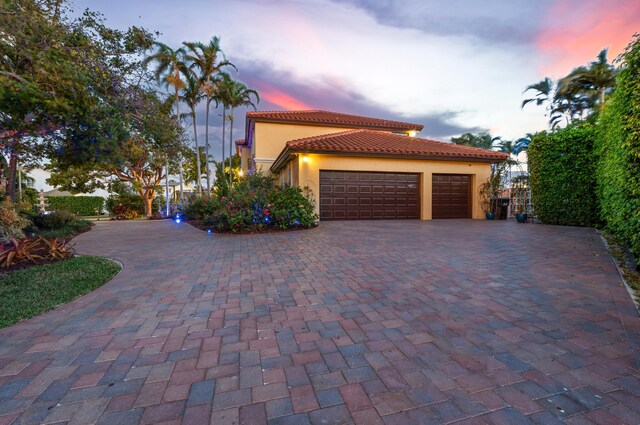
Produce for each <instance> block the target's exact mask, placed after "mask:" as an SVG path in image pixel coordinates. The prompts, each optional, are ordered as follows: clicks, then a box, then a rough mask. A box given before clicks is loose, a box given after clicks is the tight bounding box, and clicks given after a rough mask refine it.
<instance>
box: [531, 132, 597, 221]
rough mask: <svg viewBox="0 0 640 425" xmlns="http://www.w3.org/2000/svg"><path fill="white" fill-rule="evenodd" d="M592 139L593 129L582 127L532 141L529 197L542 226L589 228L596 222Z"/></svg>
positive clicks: (546, 133) (540, 135)
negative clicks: (560, 225) (559, 225)
mask: <svg viewBox="0 0 640 425" xmlns="http://www.w3.org/2000/svg"><path fill="white" fill-rule="evenodd" d="M595 135H596V131H595V128H594V127H593V126H592V125H590V124H582V125H580V126H570V127H567V128H564V129H560V130H556V131H553V132H546V131H543V132H540V133H537V134H535V135H534V136H533V137H532V138H531V143H530V145H529V150H528V151H527V155H528V161H529V174H530V181H531V197H532V202H533V207H534V208H535V213H536V216H537V217H538V219H540V221H542V222H543V223H548V224H563V225H571V226H591V225H593V224H594V223H596V222H597V221H598V206H597V201H596V180H595V169H596V166H595V163H596V161H595V153H594V150H593V144H594V139H595Z"/></svg>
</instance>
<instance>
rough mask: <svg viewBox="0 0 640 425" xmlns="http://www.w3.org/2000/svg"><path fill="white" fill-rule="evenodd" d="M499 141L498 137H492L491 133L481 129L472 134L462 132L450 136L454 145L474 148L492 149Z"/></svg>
mask: <svg viewBox="0 0 640 425" xmlns="http://www.w3.org/2000/svg"><path fill="white" fill-rule="evenodd" d="M498 142H500V137H492V136H491V134H489V133H487V132H486V131H483V132H482V133H478V134H472V133H464V134H463V135H461V136H458V137H452V138H451V143H455V144H456V145H463V146H471V147H474V148H482V149H489V150H491V149H493V148H494V147H496V144H497V143H498Z"/></svg>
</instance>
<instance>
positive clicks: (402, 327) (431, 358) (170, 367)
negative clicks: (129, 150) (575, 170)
mask: <svg viewBox="0 0 640 425" xmlns="http://www.w3.org/2000/svg"><path fill="white" fill-rule="evenodd" d="M75 241H76V242H77V245H76V249H77V251H78V252H79V253H81V254H89V255H100V256H105V257H109V258H113V259H117V260H119V261H121V262H122V263H123V264H124V269H123V270H122V271H121V272H120V273H119V274H118V275H117V276H116V277H115V278H114V279H113V280H112V281H110V282H108V283H106V284H105V285H104V286H102V287H100V288H99V289H97V290H96V291H94V292H92V293H90V294H87V295H85V296H83V297H81V298H79V299H77V300H75V301H73V302H71V303H69V304H66V305H64V306H61V307H59V308H57V309H55V310H53V311H51V312H49V313H46V314H44V315H42V316H40V317H37V318H33V319H30V320H27V321H24V322H21V323H19V324H17V325H14V326H12V327H9V328H6V329H3V330H0V424H5V423H20V424H31V423H33V424H38V423H51V424H53V423H69V424H91V423H99V424H114V423H117V424H128V423H131V424H137V423H154V424H155V423H166V424H170V423H176V424H177V423H184V424H191V423H193V424H205V423H211V424H216V425H221V424H232V423H235V424H240V423H243V424H263V423H268V424H296V425H298V424H319V423H323V424H325V423H328V424H349V423H355V424H366V425H374V424H420V423H458V424H462V423H464V424H471V423H474V424H476V423H477V424H485V423H508V424H516V423H517V424H519V423H523V424H525V423H528V424H531V423H533V424H552V423H576V422H581V423H628V424H633V423H640V372H639V370H638V363H637V362H636V357H637V354H638V353H639V352H640V351H638V348H639V347H640V345H639V343H638V338H640V327H639V326H640V318H638V314H637V311H636V310H635V308H634V306H633V303H632V301H631V299H630V298H629V295H628V293H627V292H626V290H625V288H624V286H622V285H623V284H622V281H621V279H620V276H619V275H618V273H617V270H616V268H615V265H614V263H613V261H612V259H611V258H610V256H609V254H608V252H607V251H606V249H605V248H604V246H603V244H602V242H601V240H600V238H599V236H598V235H597V233H596V232H595V231H594V230H593V229H584V228H572V227H555V226H542V225H518V224H516V223H512V222H488V221H472V220H441V221H433V222H420V221H394V222H328V223H323V224H322V225H321V226H320V227H319V228H317V229H312V230H309V231H297V232H288V233H270V234H262V235H240V236H234V235H207V234H206V233H204V232H201V231H199V230H196V229H194V228H192V227H190V226H189V225H185V224H184V223H183V224H181V225H176V224H175V223H173V222H169V221H134V222H106V223H98V225H97V226H96V227H95V228H94V229H93V230H92V231H91V232H88V233H85V234H82V235H80V236H78V237H77V238H76V239H75ZM634 350H636V353H635V354H636V357H634Z"/></svg>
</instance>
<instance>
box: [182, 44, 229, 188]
mask: <svg viewBox="0 0 640 425" xmlns="http://www.w3.org/2000/svg"><path fill="white" fill-rule="evenodd" d="M183 44H184V45H185V47H186V48H187V51H188V52H187V56H186V57H187V59H188V60H189V61H191V65H190V67H191V68H192V69H197V70H198V76H199V77H200V80H201V81H202V92H203V93H204V95H205V97H206V112H205V114H206V117H205V123H206V127H205V134H204V138H205V157H206V158H209V110H210V107H211V102H215V103H216V107H217V106H218V101H217V100H216V98H215V93H216V84H217V82H218V79H219V73H220V72H222V70H223V68H225V67H232V68H234V69H235V70H236V71H237V68H236V66H235V65H234V64H232V63H231V62H229V61H228V60H226V58H225V57H224V53H223V52H222V50H221V49H220V38H219V37H216V36H214V37H212V38H211V40H209V42H208V43H207V44H204V43H201V42H187V43H183ZM205 170H206V175H207V193H208V194H209V195H210V194H211V178H210V170H209V162H208V161H207V162H206V168H205Z"/></svg>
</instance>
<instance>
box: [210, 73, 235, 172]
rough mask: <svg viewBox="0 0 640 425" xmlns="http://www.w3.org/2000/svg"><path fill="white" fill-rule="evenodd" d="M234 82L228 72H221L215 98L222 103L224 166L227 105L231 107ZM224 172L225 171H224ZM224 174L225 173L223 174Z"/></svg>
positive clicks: (222, 161)
mask: <svg viewBox="0 0 640 425" xmlns="http://www.w3.org/2000/svg"><path fill="white" fill-rule="evenodd" d="M232 83H233V80H232V79H231V77H230V76H229V74H227V73H226V72H221V73H220V74H219V75H218V79H217V84H216V85H215V89H214V98H215V99H216V104H217V103H222V160H221V161H220V163H222V164H224V159H225V155H224V153H225V152H224V142H225V140H224V136H225V126H226V123H227V105H229V98H230V93H231V84H232ZM223 171H224V170H223ZM223 174H224V173H223Z"/></svg>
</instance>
